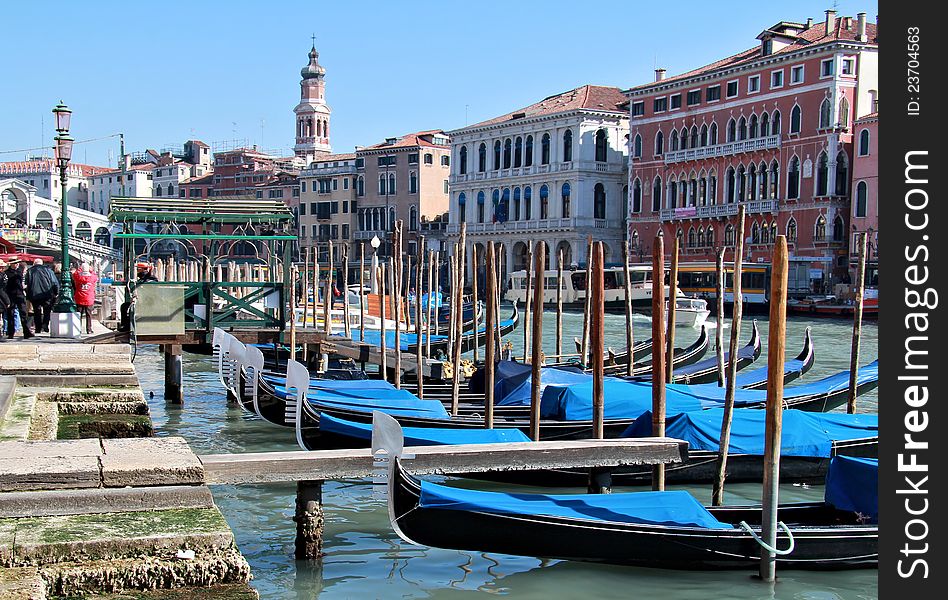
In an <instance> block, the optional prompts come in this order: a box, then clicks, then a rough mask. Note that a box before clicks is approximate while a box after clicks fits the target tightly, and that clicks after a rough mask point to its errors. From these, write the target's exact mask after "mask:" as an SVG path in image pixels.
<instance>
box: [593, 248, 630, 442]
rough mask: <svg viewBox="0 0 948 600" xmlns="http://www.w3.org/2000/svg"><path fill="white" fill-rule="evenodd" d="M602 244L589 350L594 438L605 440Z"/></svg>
mask: <svg viewBox="0 0 948 600" xmlns="http://www.w3.org/2000/svg"><path fill="white" fill-rule="evenodd" d="M603 266H604V265H603V252H602V242H596V244H595V245H594V247H593V256H592V277H591V281H590V284H591V285H592V294H590V298H591V302H590V304H589V308H590V310H591V314H590V316H591V317H592V322H591V323H590V324H589V350H590V352H591V353H592V371H593V373H592V376H593V381H592V416H593V437H594V438H595V439H597V440H601V439H603V437H604V436H603V418H604V414H605V397H604V392H603V357H604V355H605V343H604V336H605V334H606V330H605V320H606V317H605V309H606V304H605V296H604V294H605V291H604V283H605V279H604V278H605V275H604V273H603ZM631 360H632V359H631V357H630V359H629V362H631Z"/></svg>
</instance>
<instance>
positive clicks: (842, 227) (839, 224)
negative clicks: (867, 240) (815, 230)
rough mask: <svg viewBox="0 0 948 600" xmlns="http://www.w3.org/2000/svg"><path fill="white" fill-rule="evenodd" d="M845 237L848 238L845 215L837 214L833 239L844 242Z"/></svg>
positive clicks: (834, 221)
mask: <svg viewBox="0 0 948 600" xmlns="http://www.w3.org/2000/svg"><path fill="white" fill-rule="evenodd" d="M844 239H846V223H845V222H844V221H843V216H842V215H840V214H837V215H836V218H835V219H833V241H834V242H842V241H843V240H844Z"/></svg>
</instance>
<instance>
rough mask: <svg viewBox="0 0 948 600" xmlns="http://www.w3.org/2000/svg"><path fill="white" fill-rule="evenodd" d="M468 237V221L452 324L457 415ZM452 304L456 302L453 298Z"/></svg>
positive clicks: (453, 408)
mask: <svg viewBox="0 0 948 600" xmlns="http://www.w3.org/2000/svg"><path fill="white" fill-rule="evenodd" d="M466 237H467V223H461V237H460V238H459V240H458V262H457V269H456V273H457V284H458V285H457V287H456V289H455V294H454V298H455V299H456V300H457V308H456V309H455V311H454V323H452V324H451V326H452V328H453V329H454V364H453V367H454V372H453V374H452V378H451V414H452V415H454V416H457V414H458V404H459V401H460V400H459V397H458V395H459V394H460V391H461V334H462V332H463V328H464V307H463V303H462V299H463V297H464V252H465V250H466V248H465V240H466ZM451 304H452V305H453V304H455V302H454V301H453V300H452V302H451Z"/></svg>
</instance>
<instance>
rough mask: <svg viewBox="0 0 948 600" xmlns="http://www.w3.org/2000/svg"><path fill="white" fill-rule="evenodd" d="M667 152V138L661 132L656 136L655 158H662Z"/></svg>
mask: <svg viewBox="0 0 948 600" xmlns="http://www.w3.org/2000/svg"><path fill="white" fill-rule="evenodd" d="M664 151H665V136H664V135H663V134H662V132H661V131H659V132H658V133H656V134H655V156H661V155H662V154H663V153H664Z"/></svg>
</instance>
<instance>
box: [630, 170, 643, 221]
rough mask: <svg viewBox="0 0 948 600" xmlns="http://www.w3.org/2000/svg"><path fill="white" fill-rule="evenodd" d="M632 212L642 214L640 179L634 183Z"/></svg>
mask: <svg viewBox="0 0 948 600" xmlns="http://www.w3.org/2000/svg"><path fill="white" fill-rule="evenodd" d="M632 212H634V213H640V212H642V182H641V181H639V179H638V177H636V178H635V181H633V182H632Z"/></svg>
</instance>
